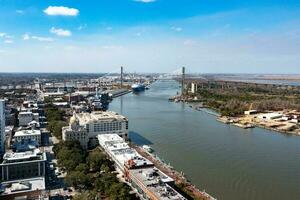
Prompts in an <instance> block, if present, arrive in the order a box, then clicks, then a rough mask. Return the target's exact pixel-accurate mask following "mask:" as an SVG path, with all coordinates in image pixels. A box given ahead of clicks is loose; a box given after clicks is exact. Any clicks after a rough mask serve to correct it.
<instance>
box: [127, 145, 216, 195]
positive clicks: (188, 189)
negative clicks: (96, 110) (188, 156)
mask: <svg viewBox="0 0 300 200" xmlns="http://www.w3.org/2000/svg"><path fill="white" fill-rule="evenodd" d="M131 147H132V148H134V149H135V150H136V151H137V152H138V153H139V154H141V155H142V156H144V157H145V158H147V159H148V160H150V161H151V162H153V163H154V165H155V167H157V168H158V169H159V170H161V171H162V172H164V173H165V174H166V175H168V176H170V177H171V178H173V179H174V180H175V183H176V185H177V187H178V188H179V189H181V190H183V192H185V193H187V194H188V195H189V196H191V197H192V198H193V199H196V200H216V199H215V198H213V197H212V196H211V195H210V194H208V193H206V192H205V191H200V190H199V189H198V188H197V187H196V186H195V185H193V184H192V183H190V182H189V181H187V180H186V178H185V177H184V175H183V174H182V173H179V172H178V171H176V170H175V169H174V168H173V167H171V166H169V165H167V164H166V163H164V162H162V161H161V160H160V159H159V158H157V157H156V156H155V155H153V154H151V153H149V152H147V151H146V150H145V149H143V148H142V147H140V146H137V145H134V144H131Z"/></svg>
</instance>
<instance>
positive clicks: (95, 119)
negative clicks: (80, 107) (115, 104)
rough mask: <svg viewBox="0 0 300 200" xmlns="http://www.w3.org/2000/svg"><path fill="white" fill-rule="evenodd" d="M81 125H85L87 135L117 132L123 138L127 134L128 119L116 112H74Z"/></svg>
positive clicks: (93, 135) (94, 135)
mask: <svg viewBox="0 0 300 200" xmlns="http://www.w3.org/2000/svg"><path fill="white" fill-rule="evenodd" d="M76 118H77V119H78V120H79V124H80V125H81V126H85V127H86V129H87V132H88V135H89V137H95V138H96V137H97V135H99V134H114V133H115V134H118V135H120V136H121V137H123V138H127V136H128V119H127V118H126V117H124V116H122V115H119V114H118V113H116V112H112V111H107V112H103V111H97V112H92V113H79V114H76Z"/></svg>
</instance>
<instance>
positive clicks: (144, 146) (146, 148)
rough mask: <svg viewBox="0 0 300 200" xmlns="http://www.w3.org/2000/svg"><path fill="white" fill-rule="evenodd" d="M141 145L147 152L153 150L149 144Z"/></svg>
mask: <svg viewBox="0 0 300 200" xmlns="http://www.w3.org/2000/svg"><path fill="white" fill-rule="evenodd" d="M142 147H143V149H145V150H146V151H147V152H149V153H152V152H153V149H152V148H151V147H150V146H149V145H143V146H142Z"/></svg>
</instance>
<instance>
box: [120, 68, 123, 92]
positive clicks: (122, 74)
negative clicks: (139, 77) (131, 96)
mask: <svg viewBox="0 0 300 200" xmlns="http://www.w3.org/2000/svg"><path fill="white" fill-rule="evenodd" d="M120 78H121V89H122V88H123V66H121V77H120Z"/></svg>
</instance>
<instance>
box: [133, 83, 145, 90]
mask: <svg viewBox="0 0 300 200" xmlns="http://www.w3.org/2000/svg"><path fill="white" fill-rule="evenodd" d="M131 89H132V91H133V92H142V91H144V90H145V85H144V84H141V83H135V84H133V85H132V86H131Z"/></svg>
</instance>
